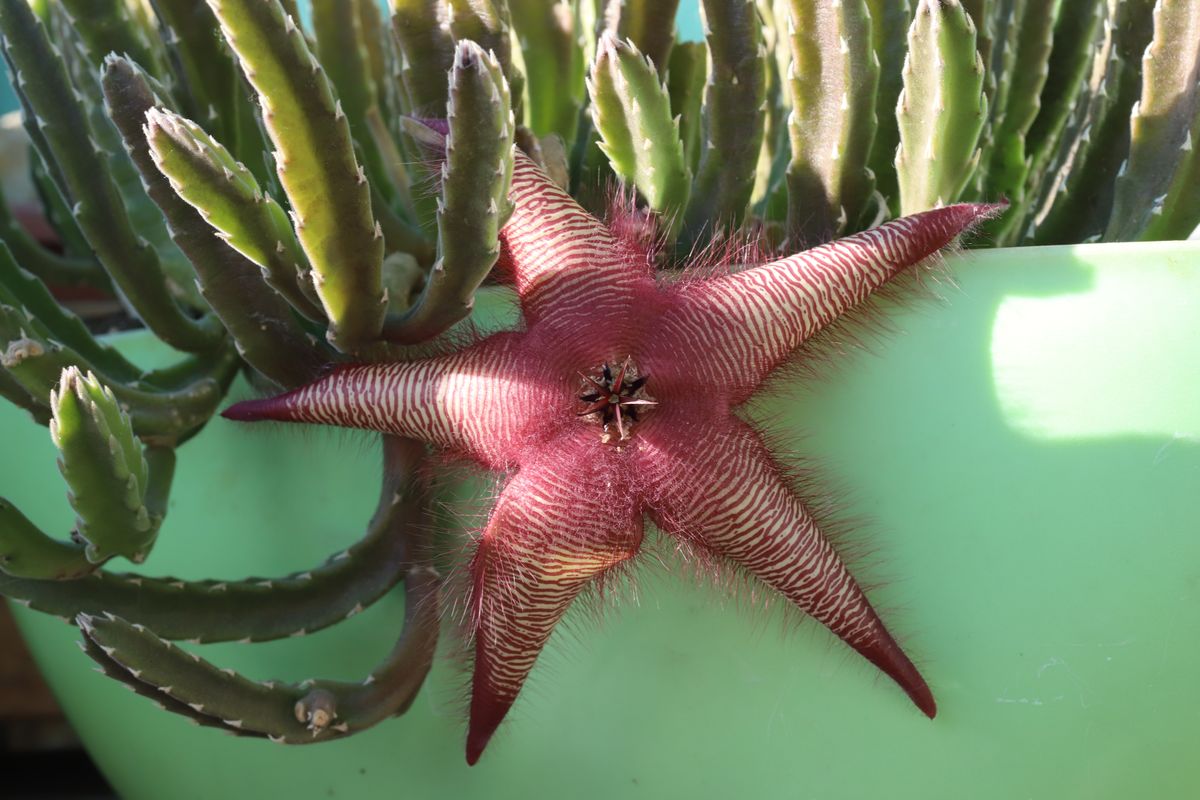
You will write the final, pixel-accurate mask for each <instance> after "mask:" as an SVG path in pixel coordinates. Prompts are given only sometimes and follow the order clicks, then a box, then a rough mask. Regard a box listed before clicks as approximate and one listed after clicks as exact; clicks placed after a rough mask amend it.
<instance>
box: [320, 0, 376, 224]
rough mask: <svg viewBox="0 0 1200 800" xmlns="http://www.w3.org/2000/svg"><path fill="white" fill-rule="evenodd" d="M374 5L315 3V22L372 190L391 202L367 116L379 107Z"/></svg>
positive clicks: (358, 0) (370, 0)
mask: <svg viewBox="0 0 1200 800" xmlns="http://www.w3.org/2000/svg"><path fill="white" fill-rule="evenodd" d="M374 3H375V0H342V2H336V3H314V4H313V7H312V10H313V16H312V19H313V30H314V31H315V32H316V35H317V56H318V58H319V60H320V62H321V63H322V64H323V65H324V66H325V69H326V70H327V72H328V74H329V79H330V80H331V81H332V82H333V86H334V89H335V90H336V91H337V97H338V100H339V101H341V104H342V111H343V112H344V113H345V114H346V119H347V120H349V122H350V133H351V135H352V136H353V137H354V140H355V142H356V143H357V144H358V146H359V152H360V153H361V155H362V164H363V166H364V167H365V168H366V171H367V176H368V177H369V178H370V183H371V188H372V190H375V191H378V192H380V193H381V194H382V195H383V196H384V197H389V198H390V197H391V195H392V187H391V184H390V183H388V182H387V180H386V172H385V171H384V169H383V163H382V156H381V155H380V153H379V151H378V149H377V148H376V146H375V142H374V140H372V139H371V136H370V131H369V130H368V128H367V112H368V111H369V110H370V109H371V108H374V107H377V106H378V104H379V101H378V95H379V88H378V86H377V85H376V82H375V76H374V74H373V70H374V66H373V64H372V60H371V52H370V51H369V50H368V48H367V43H366V36H367V34H366V32H365V31H364V30H363V26H362V16H363V15H362V10H361V7H363V6H374ZM374 206H375V212H376V215H377V217H380V218H382V216H383V212H384V209H382V208H379V206H378V204H374Z"/></svg>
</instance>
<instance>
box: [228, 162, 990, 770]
mask: <svg viewBox="0 0 1200 800" xmlns="http://www.w3.org/2000/svg"><path fill="white" fill-rule="evenodd" d="M510 196H511V199H512V201H513V202H514V204H515V211H514V213H513V215H512V217H511V219H510V220H509V221H508V223H507V224H506V225H505V227H504V228H503V230H502V231H501V238H502V246H503V250H504V255H503V259H504V261H505V263H506V264H507V266H508V267H509V268H510V269H511V272H512V277H513V281H514V283H515V286H516V290H517V292H518V294H519V295H520V300H521V312H522V315H523V317H524V323H525V324H524V328H523V329H521V330H515V331H508V332H502V333H496V334H494V335H492V336H489V337H487V338H485V339H483V340H481V341H479V342H477V343H475V344H473V345H471V346H469V347H466V348H465V349H462V350H460V351H458V352H454V353H451V354H449V355H442V356H437V357H433V358H428V359H424V360H417V361H410V362H403V363H386V364H366V365H359V366H344V367H338V368H337V369H336V370H335V371H333V372H332V373H330V374H329V375H328V376H326V377H324V378H322V379H320V380H318V381H316V382H315V383H312V384H310V385H308V386H304V387H302V388H299V389H296V390H294V391H291V392H288V393H287V394H283V395H280V396H278V397H273V398H267V399H261V400H253V401H249V402H244V403H239V404H237V405H235V406H233V407H232V408H230V409H229V410H228V411H226V412H225V416H227V417H230V418H232V419H238V420H260V419H271V420H286V421H294V422H309V423H320V424H327V425H338V426H344V427H353V428H364V429H369V430H374V431H381V432H385V433H391V434H397V435H400V436H407V437H413V438H416V439H421V440H423V441H425V442H428V443H430V444H432V445H433V446H435V447H437V448H440V449H442V450H444V451H450V452H452V453H455V454H459V455H463V456H466V457H468V458H470V459H473V460H475V461H476V462H478V463H480V464H482V465H483V466H485V467H487V468H488V469H491V470H495V471H498V472H501V473H503V474H505V475H506V476H507V482H506V484H505V485H504V488H503V491H502V492H501V494H500V496H499V499H498V500H497V502H496V504H495V507H494V508H493V509H492V511H491V514H490V517H489V519H488V522H487V525H486V528H485V529H484V531H483V533H482V535H481V536H480V537H479V539H478V543H477V546H476V549H475V552H474V555H473V557H472V559H471V562H470V596H469V600H468V608H469V614H470V625H471V633H472V635H473V637H474V650H475V671H474V677H473V683H472V694H471V705H470V729H469V732H468V736H467V761H468V762H469V763H472V764H473V763H475V761H476V760H477V759H478V758H479V756H480V753H481V752H482V751H483V749H484V747H485V745H486V744H487V742H488V740H489V739H490V738H491V736H492V734H493V733H494V732H495V730H496V727H497V726H498V725H499V724H500V722H501V720H502V719H503V718H504V716H505V714H506V713H507V712H508V710H509V708H510V707H511V706H512V704H513V701H515V700H516V698H517V695H518V693H519V692H520V691H521V687H522V685H523V684H524V682H525V679H526V677H527V676H528V675H529V673H530V670H531V669H532V668H533V665H534V661H535V660H536V659H537V657H538V654H539V653H540V652H541V650H542V647H543V646H544V645H545V644H546V641H547V640H548V639H549V637H550V633H551V631H552V630H553V629H554V626H555V624H556V623H557V622H558V621H559V619H560V618H561V617H562V616H563V614H564V613H565V612H566V610H567V607H568V606H569V605H570V604H571V601H572V600H573V599H574V598H575V597H576V596H577V595H578V594H579V593H580V591H581V590H582V589H583V588H584V587H585V586H586V585H587V584H588V583H589V582H592V581H596V580H598V579H601V578H603V577H604V576H605V575H606V573H610V572H611V571H612V570H614V569H616V568H617V567H619V566H620V565H622V564H624V563H626V562H627V561H628V560H629V559H631V558H633V557H634V556H635V555H637V553H638V550H639V548H640V547H641V545H642V540H643V531H644V524H645V519H646V518H649V519H650V520H651V521H652V522H653V523H654V525H656V526H657V527H658V528H659V529H660V530H661V531H663V532H664V533H665V534H667V535H669V536H672V537H676V538H677V539H679V540H682V541H683V542H686V543H687V544H688V545H690V546H693V547H696V548H701V549H702V550H704V551H707V552H709V553H711V554H713V555H714V556H715V557H717V558H720V559H723V560H724V561H726V562H730V563H732V564H733V565H735V566H736V567H738V568H740V569H743V570H745V571H747V572H749V573H751V574H753V575H754V576H756V577H757V578H758V579H760V580H761V581H762V582H764V583H766V584H767V585H769V586H770V587H772V588H773V589H774V590H776V591H777V592H779V593H780V594H782V595H783V596H784V597H786V598H787V599H788V600H789V601H791V602H792V603H794V604H795V605H796V606H797V607H798V608H800V609H801V610H802V611H804V612H805V613H807V614H808V615H810V616H812V617H813V618H815V619H816V620H818V621H819V622H820V623H821V624H823V625H824V626H826V627H827V628H829V630H831V631H832V632H833V633H835V634H836V635H837V636H838V637H840V638H841V639H842V640H843V641H845V642H846V643H847V644H848V645H850V646H851V647H852V648H854V649H855V650H857V651H858V652H859V653H861V654H862V655H863V656H864V657H865V658H866V659H868V660H869V661H870V662H871V663H873V664H875V665H876V666H877V667H879V669H881V670H883V671H884V672H885V673H886V674H887V675H889V676H890V677H891V678H892V679H893V680H895V681H896V683H898V684H899V685H900V687H901V688H902V689H903V690H904V691H905V692H907V693H908V695H909V697H911V698H912V700H913V702H914V703H916V705H917V706H918V708H920V709H921V711H923V712H924V713H925V714H927V715H928V716H930V717H932V716H934V714H935V712H936V706H935V704H934V700H933V695H932V694H931V692H930V690H929V687H928V686H927V685H926V683H925V681H924V679H923V678H922V677H921V675H920V674H919V673H918V671H917V669H916V667H914V666H913V664H912V662H911V661H910V660H909V659H908V657H907V656H906V655H905V654H904V652H903V651H902V650H901V648H900V647H899V645H897V643H896V642H895V640H894V639H893V638H892V636H891V634H889V633H888V631H887V629H886V628H885V627H884V625H883V623H882V622H881V621H880V619H879V616H878V615H877V614H876V613H875V611H874V609H873V608H872V607H871V605H870V603H869V602H868V600H867V598H866V596H865V595H864V594H863V591H862V589H861V588H860V587H859V585H858V584H857V583H856V582H855V580H854V578H853V577H852V576H851V575H850V573H849V572H848V571H847V569H846V566H845V565H844V564H843V563H842V560H841V559H840V558H839V557H838V554H837V552H836V551H835V550H834V549H833V547H832V546H831V545H830V543H829V542H828V541H827V540H826V538H825V536H824V535H823V534H822V531H821V530H820V528H819V527H818V525H817V522H816V521H815V520H814V517H813V515H812V514H811V513H810V511H809V509H808V508H807V507H806V506H805V503H804V501H803V500H802V499H801V498H800V497H798V496H797V495H796V493H795V491H794V490H793V488H792V486H791V485H790V484H789V483H788V481H787V480H786V478H785V477H784V473H783V471H782V470H781V469H780V467H779V465H778V464H777V462H776V460H775V458H774V457H773V456H772V454H771V452H770V451H769V450H768V448H767V446H766V445H765V444H764V442H763V439H762V437H761V435H760V434H759V432H758V431H756V430H755V429H754V428H753V427H752V426H751V425H749V424H748V423H746V422H745V421H743V420H742V419H741V418H739V416H738V415H737V413H736V409H737V408H738V406H740V405H742V404H743V403H745V402H746V401H747V400H748V399H750V398H751V396H753V395H754V393H755V391H756V390H757V389H758V387H759V386H760V385H761V384H762V383H763V381H764V380H765V379H766V378H767V376H768V375H770V374H771V372H772V371H773V370H775V369H776V368H777V367H779V366H780V365H781V364H783V363H784V362H785V361H786V360H787V359H788V358H789V356H791V355H792V354H793V353H794V352H795V351H796V349H797V348H798V347H799V346H800V345H801V344H803V343H804V342H805V341H806V340H808V339H809V338H811V337H812V336H813V335H815V334H816V333H818V332H819V331H821V330H822V329H823V328H825V327H826V326H828V325H829V324H830V323H832V322H834V321H835V320H836V319H838V317H839V316H841V315H842V314H844V313H845V312H846V311H847V310H849V309H852V308H854V307H855V306H857V305H859V304H860V303H862V302H863V301H864V300H866V298H867V297H868V295H870V294H871V293H872V292H873V291H874V290H876V289H877V288H879V287H880V286H882V285H883V284H884V283H886V282H887V281H888V280H889V279H891V278H892V277H893V276H895V275H896V274H898V273H899V272H901V271H903V270H904V269H905V268H907V267H910V266H912V265H914V264H917V263H918V262H920V261H922V260H923V259H925V258H927V257H928V256H930V255H931V254H934V253H936V252H937V251H938V250H940V249H941V248H943V247H945V246H946V245H947V244H949V243H950V242H952V241H953V240H954V239H955V238H956V237H957V236H958V235H959V234H961V233H962V232H963V231H964V230H966V229H967V228H969V227H970V226H971V225H973V224H974V223H976V222H978V221H980V220H981V219H983V218H985V217H987V216H989V215H990V214H992V213H994V211H995V210H996V208H997V207H996V206H989V205H955V206H949V207H946V208H940V209H937V210H935V211H929V212H926V213H922V214H917V215H914V216H911V217H906V218H903V219H898V220H895V221H893V222H889V223H887V224H884V225H881V226H879V227H877V228H875V229H873V230H870V231H866V232H864V233H859V234H856V235H854V236H850V237H847V238H845V239H841V240H839V241H836V242H833V243H831V244H827V245H824V246H821V247H817V248H814V249H812V250H808V251H805V252H802V253H799V254H797V255H794V256H791V257H789V258H785V259H781V260H779V261H774V262H772V263H769V264H765V265H762V266H757V267H753V268H750V269H745V270H742V271H738V272H735V273H725V274H719V275H715V276H710V277H707V278H703V279H691V280H680V281H674V282H664V281H662V280H660V279H657V278H656V276H655V274H654V273H653V272H652V269H651V267H650V266H649V263H648V259H647V258H646V257H645V255H644V254H643V253H640V252H638V251H637V250H636V248H634V247H631V246H629V245H627V244H625V243H624V242H623V241H621V240H620V239H619V238H618V237H616V236H614V234H613V233H612V231H610V229H609V228H608V227H606V226H605V225H604V224H602V223H601V222H600V221H598V220H597V219H595V218H594V217H592V216H591V215H589V214H588V213H587V212H586V211H584V210H583V209H582V208H580V207H579V205H577V204H576V203H575V201H574V200H573V199H571V197H570V196H569V195H567V194H566V193H565V192H563V191H562V190H561V189H559V188H558V187H557V186H556V185H555V184H553V183H552V182H551V181H550V180H548V179H547V178H546V176H545V175H544V174H543V173H542V172H541V171H540V170H539V169H538V167H537V166H536V165H535V164H534V163H533V162H532V161H530V160H529V159H528V158H526V157H525V156H523V155H521V154H520V153H518V154H517V155H516V165H515V171H514V175H513V184H512V191H511V195H510Z"/></svg>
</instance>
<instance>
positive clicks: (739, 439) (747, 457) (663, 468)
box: [634, 419, 937, 717]
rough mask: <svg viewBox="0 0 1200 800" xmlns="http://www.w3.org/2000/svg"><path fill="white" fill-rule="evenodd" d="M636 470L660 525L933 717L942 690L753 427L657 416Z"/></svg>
mask: <svg viewBox="0 0 1200 800" xmlns="http://www.w3.org/2000/svg"><path fill="white" fill-rule="evenodd" d="M634 469H635V471H637V472H638V474H640V476H641V477H642V479H643V480H645V481H646V482H647V484H648V485H649V486H651V487H652V488H651V490H650V494H649V495H648V496H647V497H646V502H647V504H648V506H649V513H650V517H651V519H652V520H653V521H654V523H655V524H656V525H657V526H658V527H659V528H660V529H661V530H663V531H664V532H666V533H667V534H669V535H673V536H676V537H679V538H681V539H683V540H686V541H688V542H690V543H692V544H694V545H697V546H699V547H702V548H705V549H707V550H709V551H711V552H713V553H715V554H717V555H718V556H721V557H723V558H725V559H727V560H728V561H730V562H732V563H733V564H735V565H737V566H738V567H741V568H743V569H745V570H747V571H748V572H750V573H751V574H753V575H755V576H756V577H758V578H759V579H761V580H762V581H763V582H764V583H766V584H767V585H769V586H771V587H772V588H774V589H775V590H777V591H778V592H780V593H781V594H782V595H783V596H784V597H786V598H787V599H788V600H790V601H791V602H792V603H794V604H795V605H796V606H797V607H798V608H800V610H802V611H804V612H805V613H806V614H808V615H809V616H811V617H813V618H814V619H816V620H817V621H818V622H820V623H821V624H822V625H824V626H825V627H827V628H828V629H829V630H831V631H832V632H833V633H834V634H836V635H837V636H838V637H839V638H841V639H842V641H844V642H845V643H846V644H848V645H850V646H851V647H852V648H854V649H855V650H857V651H858V652H859V653H860V654H861V655H862V656H863V657H864V658H866V659H867V660H868V661H870V662H871V663H872V664H874V665H875V666H877V667H879V669H881V670H883V672H885V673H886V674H887V675H888V676H890V677H891V678H892V679H893V680H894V681H896V683H898V684H899V685H900V687H901V688H902V689H903V690H904V691H905V692H906V693H907V694H908V696H909V697H910V698H912V701H913V702H914V703H915V704H916V705H917V707H918V708H920V709H921V711H923V712H924V713H925V714H926V715H928V716H929V717H933V716H934V714H935V713H936V711H937V706H936V704H935V703H934V699H933V695H932V693H931V692H930V691H929V687H928V686H927V685H926V684H925V680H924V679H923V678H922V677H921V675H920V673H919V672H918V671H917V669H916V667H915V666H913V663H912V662H911V661H910V660H909V659H908V656H906V655H905V654H904V652H903V651H902V650H901V649H900V646H899V645H898V644H896V641H895V640H894V639H893V638H892V636H891V634H890V633H888V631H887V629H886V628H885V627H884V625H883V623H882V622H881V621H880V619H879V616H878V615H877V614H876V613H875V610H874V609H873V608H872V607H871V604H870V602H869V601H868V600H867V598H866V596H865V595H864V594H863V591H862V589H861V588H860V587H859V585H858V583H857V582H855V580H854V578H853V577H852V576H851V575H850V573H849V571H848V570H847V569H846V566H845V564H843V563H842V560H841V558H840V557H839V556H838V554H837V552H836V551H835V550H834V549H833V547H832V546H831V545H830V543H829V541H828V540H827V539H826V538H825V536H824V535H823V534H822V532H821V530H820V528H819V527H818V526H817V523H816V521H815V520H814V519H813V517H812V515H811V513H810V512H809V511H808V509H806V508H805V506H804V504H803V503H802V502H801V501H800V500H799V499H798V498H797V497H796V494H795V492H794V491H793V489H792V488H791V487H790V486H789V485H788V484H787V482H786V481H785V480H784V479H783V478H782V477H781V473H780V470H779V467H778V466H777V465H776V464H775V463H774V461H773V460H772V458H771V456H770V453H768V451H767V449H766V447H765V446H764V445H763V444H762V442H761V441H760V440H759V438H758V436H757V434H755V433H754V432H753V431H752V430H751V429H750V428H749V427H748V426H746V425H745V424H744V423H741V422H739V421H736V420H732V419H730V420H729V421H728V422H724V423H721V422H714V423H710V424H709V425H708V426H705V430H704V431H703V433H701V431H700V430H695V429H689V426H686V425H684V424H682V423H680V422H678V421H675V420H665V419H664V420H661V421H659V423H658V424H655V425H650V424H649V423H647V424H646V425H645V426H644V427H643V429H642V431H641V446H640V447H639V448H638V451H637V454H636V455H635V457H634Z"/></svg>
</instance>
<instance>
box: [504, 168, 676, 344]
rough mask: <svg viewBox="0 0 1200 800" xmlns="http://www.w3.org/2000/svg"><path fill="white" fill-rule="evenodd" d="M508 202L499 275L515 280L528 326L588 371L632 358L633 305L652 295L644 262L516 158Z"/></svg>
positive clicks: (651, 287)
mask: <svg viewBox="0 0 1200 800" xmlns="http://www.w3.org/2000/svg"><path fill="white" fill-rule="evenodd" d="M509 198H510V199H511V200H512V201H513V205H514V209H513V214H512V217H510V218H509V221H508V223H507V224H506V225H505V226H504V228H503V229H502V230H501V231H500V239H501V244H502V246H503V255H502V264H501V270H505V269H507V270H509V271H510V272H511V274H512V278H513V283H514V284H515V286H516V289H517V293H518V294H519V295H520V296H521V307H522V311H523V313H524V317H525V323H526V325H528V326H530V327H533V326H534V325H538V324H539V323H542V327H544V328H549V329H551V330H552V332H553V336H554V337H555V340H556V344H557V347H558V349H559V351H560V352H563V353H566V354H570V355H571V356H573V357H574V358H575V360H578V361H581V362H583V363H587V364H589V366H590V363H591V362H592V361H596V362H597V363H598V360H600V359H603V358H608V357H611V354H612V353H616V352H628V351H629V349H630V347H629V346H630V344H632V341H631V339H630V337H631V336H632V334H633V328H634V326H632V325H630V324H629V320H630V319H631V317H632V315H633V312H634V301H635V300H636V299H637V297H638V296H639V293H641V292H652V291H653V287H654V283H653V279H652V276H651V272H650V266H649V265H648V264H647V263H646V259H645V257H644V255H640V254H637V253H634V252H632V251H630V250H629V249H628V248H626V247H625V246H624V245H622V244H621V243H620V242H619V241H618V240H617V239H616V237H614V236H613V234H612V233H611V232H610V231H609V229H608V227H607V226H606V225H604V224H603V223H602V222H600V221H599V220H598V219H596V218H595V217H593V216H592V215H591V214H589V213H587V211H585V210H584V209H583V208H581V207H580V205H579V204H578V203H576V202H575V200H574V199H573V198H572V197H571V196H570V195H569V194H567V193H566V192H564V191H563V190H562V189H560V188H559V187H558V185H557V184H555V183H554V182H553V181H551V180H550V179H549V178H547V177H546V175H545V173H543V172H542V170H541V169H540V168H539V167H538V166H537V165H536V164H534V163H533V161H531V160H530V159H529V158H528V157H527V156H525V155H523V154H522V153H520V152H519V151H518V152H517V153H516V156H515V160H514V165H513V181H512V190H511V191H510V193H509ZM547 332H548V333H549V332H550V331H547ZM601 339H603V340H606V341H605V342H604V344H603V346H599V345H598V344H597V341H598V340H601Z"/></svg>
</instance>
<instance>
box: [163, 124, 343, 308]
mask: <svg viewBox="0 0 1200 800" xmlns="http://www.w3.org/2000/svg"><path fill="white" fill-rule="evenodd" d="M144 137H145V139H146V141H147V144H148V145H149V148H150V152H151V155H152V157H153V159H154V164H155V166H156V168H157V170H158V171H159V172H161V173H162V174H163V175H164V176H165V177H166V178H167V179H168V180H169V181H170V183H171V186H172V187H173V191H174V192H175V193H177V194H178V196H179V197H180V198H182V199H183V200H184V201H186V202H187V203H188V204H189V205H190V206H192V207H193V208H195V209H196V211H197V212H198V213H199V214H200V216H201V217H202V218H203V219H204V220H205V221H206V222H207V223H208V225H209V226H211V227H212V229H213V230H215V231H216V232H217V235H218V236H219V237H220V239H221V240H223V241H224V242H225V243H226V244H228V245H229V247H231V248H233V249H234V250H235V251H236V252H238V253H240V254H241V255H242V256H244V257H245V258H247V259H249V260H250V261H251V262H253V263H255V264H257V265H258V266H259V268H260V269H261V270H262V274H263V278H264V280H266V282H267V284H268V285H270V287H271V288H273V289H274V290H275V291H276V292H278V293H279V294H280V295H281V296H282V297H283V298H284V299H285V300H287V302H288V303H289V304H290V305H291V306H292V308H294V309H295V310H296V311H297V312H299V313H300V314H302V315H304V316H305V317H306V318H308V319H310V320H312V321H314V322H317V323H324V322H325V313H324V311H323V310H322V309H321V307H320V305H319V304H317V303H316V302H315V301H314V300H313V299H311V295H314V294H315V290H314V289H313V288H312V278H311V273H310V271H309V268H308V257H307V256H305V254H304V250H303V248H301V246H300V242H299V240H298V239H297V238H296V235H295V231H293V229H292V226H291V223H290V222H289V221H288V217H287V212H285V211H284V210H283V208H282V207H281V206H280V205H279V204H278V203H276V202H275V200H274V198H272V197H271V196H270V194H268V193H267V192H265V191H263V189H262V188H260V187H259V184H258V182H257V181H255V179H254V175H253V174H251V172H250V170H248V169H247V168H246V167H245V166H244V165H243V164H241V163H240V162H238V161H236V160H234V158H233V156H232V155H230V154H229V151H227V150H226V149H225V148H224V147H222V146H221V144H220V143H219V142H217V141H216V140H215V139H213V138H212V137H211V136H209V135H208V134H207V133H205V132H204V130H203V129H202V128H201V127H200V126H199V125H197V124H196V123H194V122H192V121H191V120H187V119H184V118H183V117H180V116H178V115H175V114H171V113H169V112H165V111H155V112H154V113H153V121H151V122H148V123H147V126H146V131H145V134H144Z"/></svg>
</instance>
